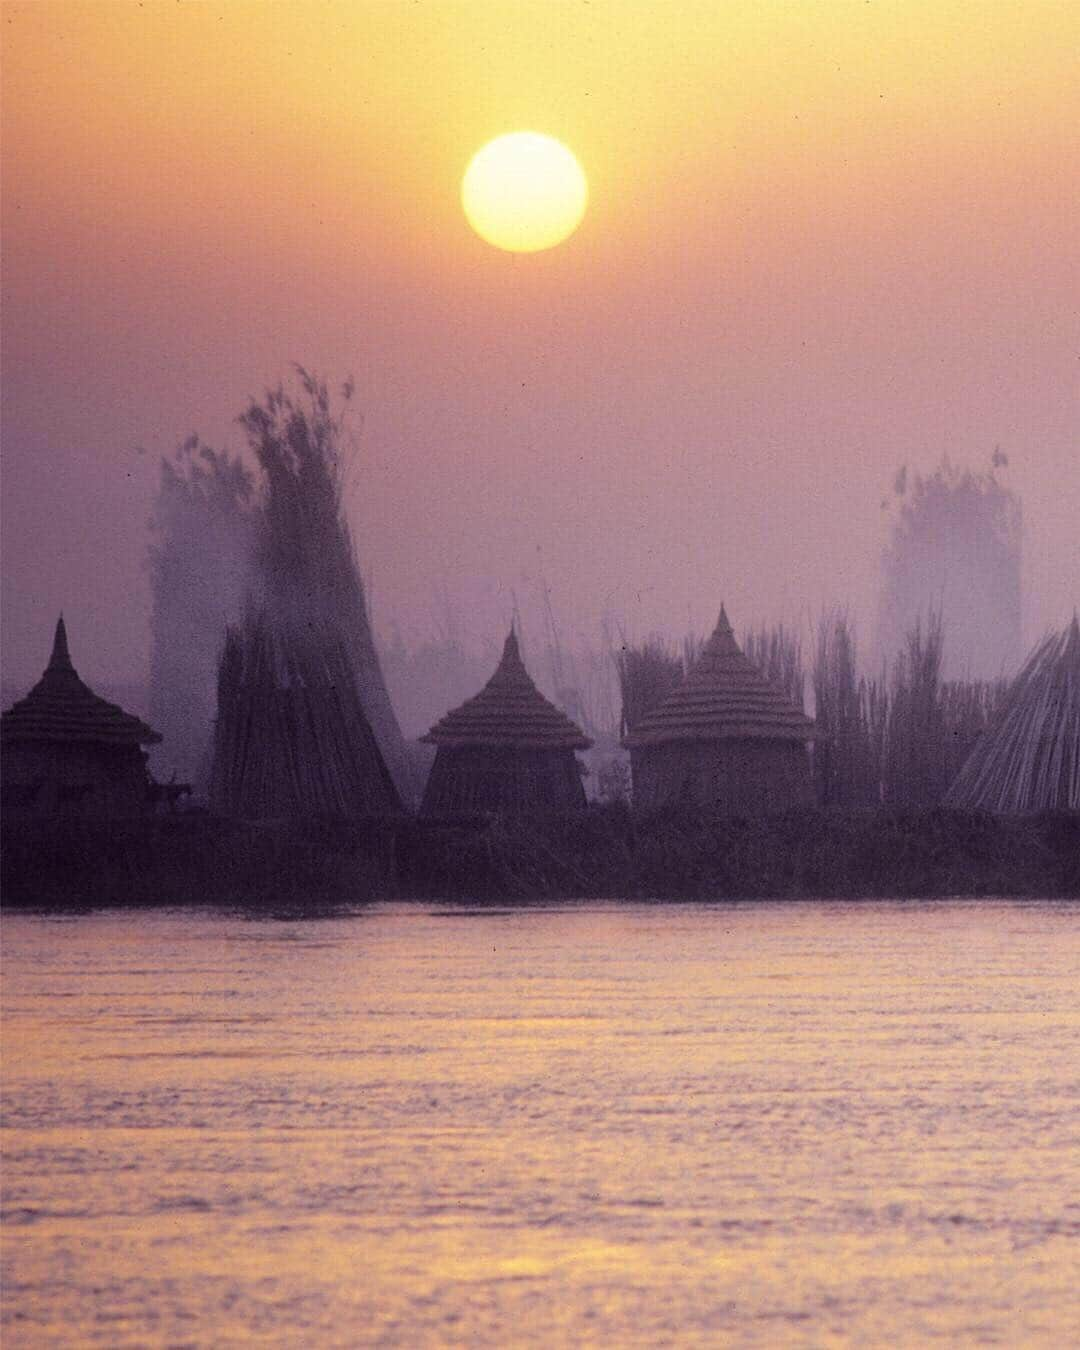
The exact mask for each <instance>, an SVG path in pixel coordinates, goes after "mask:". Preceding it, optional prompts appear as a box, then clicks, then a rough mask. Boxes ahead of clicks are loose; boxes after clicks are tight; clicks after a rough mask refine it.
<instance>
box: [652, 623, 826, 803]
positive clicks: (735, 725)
mask: <svg viewBox="0 0 1080 1350" xmlns="http://www.w3.org/2000/svg"><path fill="white" fill-rule="evenodd" d="M813 736H814V724H813V722H812V721H811V720H810V719H809V718H808V717H807V716H806V715H805V714H804V713H803V712H802V711H800V709H798V708H797V707H796V706H795V705H794V704H793V703H792V702H791V700H790V699H789V698H788V697H787V695H786V694H785V693H784V692H783V691H782V690H781V689H779V688H777V687H776V686H775V685H773V684H770V682H769V681H768V680H767V679H766V678H765V676H764V675H762V673H761V672H760V671H759V670H758V669H757V668H756V667H755V666H753V665H752V664H751V663H750V662H749V661H748V660H747V658H746V657H745V656H744V655H743V653H742V651H740V649H739V645H738V643H737V642H736V641H735V636H734V634H733V632H732V630H731V624H730V623H729V622H728V617H727V613H726V612H725V611H724V610H723V609H721V611H720V618H719V621H718V622H717V625H716V629H715V630H714V632H713V634H712V637H711V638H710V639H709V641H708V642H707V643H706V644H705V646H704V647H703V648H702V649H701V653H700V655H699V656H698V658H697V660H696V661H695V663H694V665H693V666H692V667H691V668H690V670H689V671H688V672H687V674H686V677H685V678H684V679H683V680H682V682H681V683H680V684H679V685H678V686H677V687H676V688H675V689H674V690H673V692H672V693H671V694H669V695H668V697H667V698H666V699H664V700H663V701H662V702H661V703H660V704H659V705H658V706H657V707H655V708H653V709H652V710H651V711H650V712H648V713H647V714H646V715H645V716H644V717H642V718H641V720H640V721H639V722H638V724H637V726H635V727H634V729H633V730H632V731H631V733H630V734H629V735H628V736H627V737H626V740H625V744H626V745H627V746H629V748H630V757H631V764H632V770H633V784H634V789H633V790H634V806H635V808H636V809H637V810H638V811H643V812H652V811H656V810H659V809H661V808H663V807H665V806H668V805H671V804H674V803H679V802H685V803H692V804H694V805H696V806H707V807H710V808H712V807H716V808H718V809H720V810H722V811H726V812H731V813H736V814H737V813H746V814H761V813H765V812H771V811H780V810H786V809H788V808H789V807H793V806H805V805H810V804H811V803H812V801H813V787H812V783H811V778H810V762H809V758H808V756H807V752H806V743H807V742H808V741H809V740H811V739H812V738H813Z"/></svg>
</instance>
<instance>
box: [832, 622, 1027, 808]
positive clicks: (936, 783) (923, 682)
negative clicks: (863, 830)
mask: <svg viewBox="0 0 1080 1350" xmlns="http://www.w3.org/2000/svg"><path fill="white" fill-rule="evenodd" d="M944 653H945V627H944V624H943V622H942V619H941V616H940V615H939V614H935V613H931V614H930V615H929V616H928V617H927V619H926V621H925V623H924V622H923V621H922V620H919V621H918V622H916V624H915V625H914V627H913V628H911V629H910V630H909V631H908V634H907V638H906V643H905V646H904V648H903V650H902V651H901V652H900V653H899V654H898V655H897V657H896V659H895V661H894V663H893V667H892V670H891V672H889V673H888V675H887V674H886V672H884V671H883V672H882V673H881V674H880V675H877V676H868V675H866V674H861V673H860V666H859V654H858V648H857V643H856V640H855V633H854V630H853V628H852V626H851V624H850V622H849V620H848V618H847V616H846V614H844V613H843V612H841V611H834V612H833V613H831V614H828V615H826V616H824V617H823V618H822V619H821V621H820V623H819V625H818V637H817V646H816V650H815V655H814V669H813V689H814V703H815V719H816V722H817V728H818V733H819V738H818V740H817V741H816V742H815V745H814V775H815V781H816V784H817V794H818V800H819V802H821V803H822V804H823V805H825V806H832V807H843V808H865V807H873V806H880V805H886V806H890V807H898V808H927V807H933V806H937V805H938V804H939V803H940V802H942V800H943V799H944V797H945V793H946V791H947V790H948V787H949V785H950V783H951V782H952V781H953V779H954V778H955V777H956V774H957V773H958V772H959V769H960V766H961V765H962V764H963V763H964V761H965V759H966V758H967V757H968V755H969V754H970V752H971V750H972V748H973V746H975V745H976V744H977V743H978V741H979V739H980V737H982V736H983V735H984V734H985V731H986V728H987V726H988V724H989V722H990V719H991V718H992V716H993V715H994V711H995V709H996V708H997V707H998V706H999V705H1000V703H1001V700H1002V698H1003V697H1004V692H1005V689H1006V685H1005V683H1004V682H1003V681H982V680H944V679H942V668H943V663H944Z"/></svg>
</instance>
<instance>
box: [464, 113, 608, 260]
mask: <svg viewBox="0 0 1080 1350" xmlns="http://www.w3.org/2000/svg"><path fill="white" fill-rule="evenodd" d="M588 199H589V188H588V184H587V182H586V181H585V173H584V170H583V169H582V167H581V165H580V164H579V163H578V162H577V159H576V158H575V157H574V155H573V154H572V153H571V152H570V151H569V150H568V149H567V148H566V146H565V145H563V144H562V142H561V141H557V140H555V139H554V138H553V137H551V136H542V135H540V134H539V133H538V132H535V131H513V132H509V133H508V134H507V135H505V136H499V137H497V138H496V139H495V140H493V141H489V142H488V144H487V145H485V146H484V147H483V149H482V150H478V151H477V152H476V154H475V155H474V156H473V158H472V160H471V161H470V163H469V167H468V168H467V169H466V170H465V177H464V179H463V180H462V183H461V204H462V206H463V207H464V210H465V215H466V218H467V219H468V221H469V224H470V225H471V226H472V227H473V229H474V230H475V231H476V233H477V234H478V235H479V236H480V238H481V239H486V240H487V242H488V243H489V244H494V245H495V247H496V248H502V249H507V250H509V251H510V252H512V253H536V252H538V251H539V250H540V249H545V248H552V247H554V245H555V244H561V243H562V241H563V240H564V239H566V238H567V237H568V236H569V235H571V234H573V232H574V231H575V230H576V229H577V227H578V225H579V224H580V223H581V218H582V216H584V214H585V207H586V205H587V203H588Z"/></svg>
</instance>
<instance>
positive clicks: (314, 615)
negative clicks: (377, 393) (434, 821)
mask: <svg viewBox="0 0 1080 1350" xmlns="http://www.w3.org/2000/svg"><path fill="white" fill-rule="evenodd" d="M297 375H298V380H299V383H300V389H301V394H300V396H297V397H293V396H292V395H291V394H288V393H286V392H285V391H284V390H283V389H281V388H279V389H277V390H275V391H272V392H271V393H269V394H267V396H266V398H265V399H264V400H263V402H262V403H252V404H251V405H250V406H249V408H248V409H247V411H246V412H245V413H244V414H243V416H242V417H241V418H240V421H241V424H242V425H243V427H244V429H245V431H246V432H247V435H248V440H249V443H250V445H251V449H252V451H253V452H254V454H255V457H256V459H257V460H258V463H259V466H260V468H261V470H262V474H263V479H264V484H265V488H264V492H263V496H262V500H261V501H260V504H259V509H258V512H257V515H256V522H255V525H256V538H255V573H256V579H257V584H256V588H255V601H256V603H257V604H258V605H260V606H262V607H264V608H265V610H266V615H267V619H268V621H269V622H271V623H272V624H274V625H275V626H281V628H282V632H283V634H288V633H291V634H292V635H293V636H292V637H289V638H288V642H289V643H292V642H293V641H294V638H295V635H296V634H297V633H299V632H300V631H302V628H303V625H304V624H306V623H308V622H309V621H310V622H311V623H313V624H314V625H315V626H316V627H319V626H321V627H322V628H324V629H326V630H328V631H330V630H332V631H333V632H334V633H335V634H336V635H337V637H338V638H339V639H340V641H341V643H342V644H343V648H344V651H345V652H346V653H347V659H348V663H349V666H350V668H351V670H352V672H353V676H354V680H355V685H356V689H357V691H358V693H359V697H360V701H361V704H362V707H363V710H364V712H365V714H366V716H367V719H368V721H369V722H370V724H371V729H372V731H373V732H374V734H375V739H376V740H377V742H378V744H379V749H380V750H381V752H382V755H383V758H384V759H385V761H386V764H387V767H388V768H389V770H390V772H391V774H392V775H393V778H394V782H395V785H396V787H397V790H398V792H399V794H400V796H401V797H402V799H403V800H406V801H410V802H413V801H415V800H416V798H417V797H418V795H419V794H418V791H417V787H418V785H417V784H416V783H415V782H414V780H413V769H412V765H411V763H410V761H409V758H408V755H407V753H406V750H405V742H404V738H403V737H402V734H401V729H400V727H399V725H398V721H397V717H396V716H395V714H394V709H393V707H392V705H391V703H390V696H389V694H388V692H387V689H386V684H385V681H384V679H383V673H382V668H381V666H380V664H379V657H378V653H377V651H376V648H375V641H374V637H373V635H372V630H371V621H370V617H369V614H368V608H367V601H366V599H365V595H364V586H363V581H362V579H361V576H360V568H359V566H358V564H357V559H356V552H355V549H354V546H353V540H352V535H351V533H350V530H349V527H348V524H347V522H346V520H345V515H344V510H343V505H342V487H343V479H344V473H345V468H346V462H345V454H344V449H343V446H344V444H345V432H344V420H343V415H341V414H338V415H335V413H334V412H333V410H332V407H331V400H330V396H329V394H328V392H327V388H326V385H325V384H324V383H323V382H322V381H320V380H317V379H315V378H314V377H313V376H311V375H309V374H308V372H307V371H305V370H303V369H301V368H298V370H297ZM350 394H351V389H350V388H349V387H346V389H345V390H344V391H343V396H344V398H345V400H346V401H347V399H348V397H349V396H350Z"/></svg>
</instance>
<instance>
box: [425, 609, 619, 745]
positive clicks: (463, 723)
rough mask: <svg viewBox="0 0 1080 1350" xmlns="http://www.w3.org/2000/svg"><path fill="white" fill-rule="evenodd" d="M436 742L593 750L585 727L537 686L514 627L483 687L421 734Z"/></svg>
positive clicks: (427, 739)
mask: <svg viewBox="0 0 1080 1350" xmlns="http://www.w3.org/2000/svg"><path fill="white" fill-rule="evenodd" d="M420 739H421V740H423V741H427V742H428V743H429V744H432V745H454V746H464V745H486V746H493V747H500V746H501V747H505V748H511V747H513V748H517V749H534V750H557V749H570V750H587V749H588V747H589V746H590V745H591V744H592V742H591V741H590V740H589V739H588V738H587V737H586V736H585V734H584V733H583V732H582V730H581V728H580V727H578V726H577V725H576V724H575V723H574V722H572V721H571V720H570V718H569V717H567V716H566V714H565V713H563V712H561V711H560V710H559V709H558V708H556V707H555V705H554V704H553V703H549V702H548V700H547V699H546V698H545V697H544V696H543V694H541V692H540V690H539V689H537V687H536V685H535V684H534V683H533V681H532V677H531V676H530V675H529V672H528V671H527V670H526V669H525V663H524V661H522V659H521V649H520V647H519V646H518V639H517V634H516V632H515V631H514V629H513V628H511V629H510V632H509V633H508V634H507V638H506V642H505V643H504V644H503V653H502V657H501V659H500V661H499V664H498V665H497V666H496V668H495V673H494V674H493V675H492V677H491V679H490V680H488V682H487V684H485V685H484V687H483V689H481V690H480V692H479V693H478V694H475V695H474V696H473V697H472V698H470V699H468V700H466V702H464V703H463V704H462V705H461V707H460V708H455V709H454V710H453V711H452V712H449V713H447V714H446V716H445V717H444V718H442V720H441V721H439V722H437V723H436V724H435V726H433V727H432V728H431V730H430V731H429V732H428V733H427V735H426V736H422V737H421V738H420Z"/></svg>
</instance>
